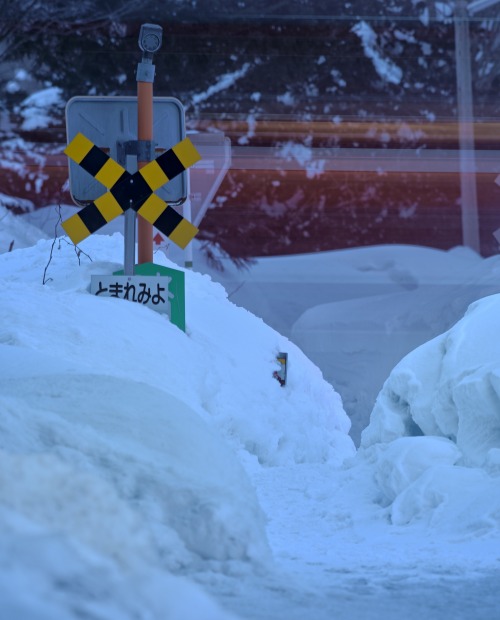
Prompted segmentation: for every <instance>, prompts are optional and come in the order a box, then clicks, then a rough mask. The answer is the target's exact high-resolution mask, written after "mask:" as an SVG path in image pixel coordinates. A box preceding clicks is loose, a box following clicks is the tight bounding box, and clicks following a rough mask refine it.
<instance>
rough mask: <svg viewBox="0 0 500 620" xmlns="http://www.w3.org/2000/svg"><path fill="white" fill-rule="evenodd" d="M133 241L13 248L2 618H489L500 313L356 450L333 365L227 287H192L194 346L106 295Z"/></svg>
mask: <svg viewBox="0 0 500 620" xmlns="http://www.w3.org/2000/svg"><path fill="white" fill-rule="evenodd" d="M12 234H13V233H12V231H7V237H8V236H12ZM122 244H123V239H122V238H121V236H120V235H115V236H112V237H106V236H94V237H92V238H90V239H88V240H87V241H86V242H85V243H83V244H82V246H81V247H82V250H83V253H76V252H75V249H74V248H73V246H72V245H70V244H68V243H67V242H66V241H65V240H64V239H61V240H58V241H56V242H55V244H54V245H52V241H47V240H42V241H39V242H38V244H37V245H35V246H33V247H29V248H26V249H18V250H14V251H12V252H7V253H4V254H2V255H0V289H1V298H2V303H1V304H0V368H1V379H0V531H1V532H2V534H0V568H1V570H0V600H1V602H2V612H5V613H7V616H6V617H7V618H9V619H10V618H16V620H17V619H18V618H19V619H22V620H30V619H33V620H35V619H36V620H39V619H44V618H51V620H59V619H61V620H62V619H65V620H66V619H70V618H76V617H82V616H85V617H89V618H95V619H99V620H101V619H106V620H108V619H111V620H114V619H117V620H118V619H120V620H121V619H124V618H132V617H137V618H141V619H142V618H144V619H146V618H148V619H149V618H152V619H154V620H157V619H158V618H162V619H163V618H172V619H173V618H175V619H176V620H177V619H179V620H180V619H182V620H186V619H191V618H192V619H193V620H195V619H196V620H197V619H199V618H221V619H222V618H229V617H240V618H248V619H262V620H264V619H265V620H284V619H285V618H287V619H289V620H292V619H295V618H304V617H307V616H309V617H314V618H315V619H316V620H326V619H327V618H331V617H332V615H334V616H335V617H337V618H341V619H346V620H347V619H349V620H350V619H352V618H363V619H367V618H380V617H385V618H397V617H398V618H399V617H401V615H402V614H403V615H404V616H405V617H407V618H414V617H415V618H417V617H421V615H422V613H425V615H426V616H427V617H428V618H433V619H434V618H435V619H437V618H440V619H441V618H445V617H447V616H446V614H453V617H454V618H473V619H474V620H479V619H482V618H491V617H492V616H493V615H494V610H495V608H497V606H498V604H500V594H499V593H498V588H492V587H491V584H495V583H497V578H498V571H499V568H498V567H499V561H500V500H499V499H498V488H499V486H498V485H499V482H500V458H499V453H500V436H499V431H498V429H499V427H500V413H499V409H498V396H497V394H496V392H497V391H498V390H500V388H499V376H498V375H499V369H498V368H497V366H498V360H500V355H499V353H500V351H499V349H498V346H496V340H495V337H494V334H496V333H497V332H498V319H497V315H499V314H500V313H499V311H500V297H498V296H491V297H487V298H485V299H484V300H482V301H480V302H478V303H477V304H475V305H474V306H472V307H471V309H470V311H469V312H468V313H467V314H466V315H465V317H464V318H463V319H462V320H461V321H459V322H458V323H457V324H456V325H455V326H454V327H452V328H451V329H450V330H449V331H448V332H446V333H443V334H441V335H439V336H437V337H436V338H434V339H433V340H430V341H429V342H428V343H427V344H425V345H424V346H422V347H420V348H418V349H416V350H415V351H414V352H412V353H411V354H410V355H409V356H407V357H406V358H404V359H403V360H402V361H401V362H400V363H399V364H398V365H397V366H396V367H395V368H394V370H393V371H392V373H390V376H389V377H388V379H387V381H386V383H385V385H384V387H383V389H382V391H381V393H380V394H379V396H378V399H377V403H376V406H375V408H374V411H373V414H372V416H371V421H370V424H369V426H368V427H367V428H366V430H365V431H364V433H363V439H362V446H361V448H360V449H359V450H358V452H357V453H356V452H355V449H354V446H353V443H352V441H351V439H350V438H349V436H348V431H349V420H348V418H347V416H346V414H345V411H344V409H343V406H342V402H341V400H340V398H339V396H338V394H337V393H336V392H335V391H334V389H333V388H332V387H331V385H330V384H329V383H327V382H326V381H324V379H323V378H322V375H321V372H320V371H319V370H318V369H317V368H316V367H315V366H314V365H313V364H312V363H311V362H310V361H309V360H308V359H307V358H306V357H305V356H304V355H303V353H302V352H301V351H300V349H298V347H296V346H295V345H294V344H292V342H290V341H289V340H288V339H287V338H286V337H284V336H282V335H280V334H279V333H277V332H276V331H274V330H273V329H272V328H270V327H268V326H267V325H266V324H265V323H264V322H263V321H262V320H261V319H258V318H256V317H255V316H253V315H252V314H250V313H249V312H248V311H247V310H246V309H243V308H240V307H237V306H235V305H234V304H232V303H231V302H229V301H228V299H227V293H226V291H225V290H224V289H223V288H222V287H221V286H220V285H219V284H216V283H213V282H212V281H211V280H210V279H209V278H208V276H206V275H201V274H199V273H194V272H189V271H188V272H186V289H187V291H186V295H187V300H186V303H187V312H186V314H187V316H186V319H187V329H186V333H183V332H181V331H180V330H179V329H178V328H177V327H175V326H173V325H171V324H170V323H169V322H168V320H167V319H166V318H165V317H163V316H161V315H159V314H157V313H155V312H153V311H151V310H149V309H148V308H145V307H142V306H140V305H138V304H133V303H129V302H125V301H122V300H117V299H112V298H97V297H94V296H92V295H90V294H89V293H88V290H87V288H88V285H89V281H90V275H91V274H92V273H96V274H98V273H101V274H102V273H111V272H112V271H115V270H116V269H119V268H120V267H121V260H122V253H123V245H122ZM51 250H52V260H51V261H50V264H48V263H49V257H50V254H51ZM384 251H385V252H386V253H388V256H389V255H390V248H385V250H384ZM408 251H409V253H410V254H412V253H413V252H414V251H415V249H414V248H409V249H408ZM381 252H382V250H380V253H379V256H381ZM397 252H398V253H399V255H401V254H402V252H403V249H402V248H398V250H397ZM450 256H451V257H452V258H453V254H450ZM455 256H456V257H457V260H459V261H460V260H462V259H463V253H461V252H459V251H457V252H456V253H455ZM299 258H300V257H294V259H293V261H294V263H295V264H297V262H296V261H297V260H299ZM91 259H92V260H91ZM156 259H157V262H158V263H163V264H169V263H168V261H167V260H166V259H165V258H163V257H162V256H161V255H157V256H156ZM353 259H355V257H354V256H353V255H352V254H351V255H350V256H349V257H348V262H349V263H350V264H352V260H353ZM282 260H283V261H285V260H286V259H282ZM360 260H361V262H362V263H364V259H363V258H361V259H360ZM388 260H393V259H390V258H388ZM408 261H409V263H410V262H411V260H410V259H408ZM475 262H476V263H477V267H479V266H481V268H483V269H485V267H486V266H487V265H488V264H491V263H488V261H484V262H483V261H481V259H477V260H476V261H475ZM47 265H48V267H47ZM449 266H450V273H456V264H454V261H453V260H452V259H451V260H449ZM46 268H47V269H46ZM485 273H486V272H485ZM44 274H45V279H46V284H45V285H43V284H42V280H43V278H44ZM365 275H366V273H365ZM450 277H451V276H450ZM285 290H286V288H283V289H282V291H285ZM412 290H413V289H409V290H408V291H407V293H408V294H409V295H411V294H412ZM295 294H296V289H295V288H294V287H293V286H292V287H290V288H289V291H288V297H287V298H284V297H282V299H283V301H284V302H285V303H286V301H287V299H290V300H292V299H294V296H295ZM387 297H388V299H389V300H390V302H391V304H392V305H391V306H390V308H391V311H393V312H394V310H395V308H394V305H393V303H394V299H395V298H394V297H393V296H391V295H388V296H387ZM400 301H401V304H402V306H401V307H407V306H404V304H405V303H407V300H404V299H403V296H402V295H401V296H400ZM434 301H436V305H435V306H434V308H435V309H436V311H437V310H439V309H440V308H442V307H443V306H442V304H441V300H439V299H437V300H436V298H435V297H432V296H429V297H428V299H427V305H426V306H425V307H426V311H427V313H428V314H427V316H429V317H431V315H432V303H433V302H434ZM378 303H380V304H381V303H382V301H379V302H378ZM365 307H366V298H361V299H360V300H359V304H358V306H357V307H356V305H355V304H354V302H352V303H351V307H350V313H349V315H350V318H351V321H352V324H353V325H356V322H357V321H359V320H361V319H362V317H363V316H364V313H365ZM318 316H319V317H320V318H321V320H323V319H324V317H325V314H324V313H320V315H318ZM353 331H354V330H353ZM492 334H493V336H492ZM279 351H287V352H288V354H289V360H290V365H289V375H288V378H289V381H288V384H287V386H286V387H284V388H282V387H281V386H280V385H279V384H278V382H277V381H276V380H275V379H274V378H273V376H272V375H273V372H274V370H275V369H276V368H277V365H276V355H277V353H278V352H279ZM356 379H357V381H358V382H359V381H360V380H361V379H362V377H361V378H360V377H357V378H356ZM367 380H368V381H369V380H370V377H367ZM478 584H479V585H478ZM447 592H448V594H446V593H447ZM417 601H418V603H417ZM408 604H411V605H414V607H411V608H409V609H408V608H406V607H404V606H405V605H408ZM221 605H222V607H221ZM226 610H230V611H226ZM492 610H493V611H492ZM231 614H234V616H231ZM450 617H451V616H450Z"/></svg>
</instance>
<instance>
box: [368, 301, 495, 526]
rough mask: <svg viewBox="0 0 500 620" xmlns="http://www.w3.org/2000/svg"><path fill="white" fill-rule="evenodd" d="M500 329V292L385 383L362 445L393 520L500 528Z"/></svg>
mask: <svg viewBox="0 0 500 620" xmlns="http://www.w3.org/2000/svg"><path fill="white" fill-rule="evenodd" d="M499 328H500V295H492V296H489V297H486V298H484V299H481V300H479V301H477V302H475V303H473V304H472V305H471V306H470V308H469V310H468V311H467V312H466V314H465V316H464V317H463V319H462V320H460V321H459V322H458V323H457V324H456V325H454V326H453V327H452V328H451V329H450V330H448V331H447V332H445V333H444V334H442V335H440V336H437V337H436V338H434V339H433V340H431V341H429V342H427V343H425V344H424V345H422V346H420V347H419V348H417V349H416V350H415V351H413V352H412V353H410V354H409V355H407V356H406V357H405V358H404V359H403V360H402V361H401V362H400V363H399V364H398V365H397V366H396V367H395V368H394V370H393V371H392V373H391V374H390V376H389V378H388V379H387V381H386V382H385V384H384V387H383V389H382V391H381V392H380V394H379V396H378V398H377V401H376V404H375V407H374V409H373V412H372V415H371V418H370V424H369V426H368V427H367V428H366V429H365V431H364V432H363V434H362V441H361V445H362V448H363V450H364V452H365V455H366V454H368V455H370V458H371V459H374V475H375V479H376V481H377V483H378V486H379V488H380V490H381V491H382V493H383V500H382V501H383V502H386V503H387V504H391V506H392V507H391V516H392V520H393V522H394V523H397V524H405V523H409V522H411V521H412V520H422V519H423V520H430V521H431V522H432V523H433V524H436V525H438V524H441V525H442V526H443V527H445V526H446V527H448V528H450V529H453V525H455V524H456V525H457V527H458V529H459V530H460V531H469V532H472V531H479V532H481V531H483V530H484V529H486V530H489V529H495V530H500V497H498V493H497V490H498V475H499V474H500V467H499V462H500V461H499V454H500V409H499V402H500V347H499V344H498V341H497V338H496V337H495V334H497V333H498V330H499ZM374 455H375V456H374Z"/></svg>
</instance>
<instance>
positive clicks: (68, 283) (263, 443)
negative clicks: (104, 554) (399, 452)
mask: <svg viewBox="0 0 500 620" xmlns="http://www.w3.org/2000/svg"><path fill="white" fill-rule="evenodd" d="M81 248H82V249H83V250H84V252H85V253H86V254H81V255H80V256H78V257H77V256H76V255H75V251H74V248H73V246H72V245H71V246H70V245H68V244H67V242H65V241H64V240H61V241H59V242H58V243H57V244H56V247H55V248H54V251H53V256H52V261H51V262H50V265H49V267H48V269H47V270H46V280H47V286H45V287H43V286H41V284H40V283H41V281H42V278H43V274H44V271H45V268H46V267H47V263H48V260H49V255H50V249H51V242H49V241H40V242H39V243H38V244H37V245H36V246H34V247H33V248H29V249H26V250H23V251H22V252H20V253H17V254H15V253H10V254H4V255H3V256H1V257H0V278H3V280H4V283H5V280H8V281H9V283H8V285H6V286H5V288H6V290H5V293H4V295H3V306H2V311H1V312H2V313H3V316H5V317H8V320H5V321H4V322H3V328H2V329H3V331H4V334H3V336H2V337H1V338H0V342H14V343H20V344H22V345H23V346H28V347H29V348H30V349H32V350H37V351H44V350H46V348H47V347H48V348H49V349H50V350H51V352H52V354H53V355H56V356H59V357H60V358H61V359H66V358H68V355H69V349H70V348H71V347H74V352H73V353H72V354H71V355H72V356H77V357H78V360H79V362H80V363H81V364H83V365H85V366H86V367H87V368H89V369H92V372H95V373H96V374H97V373H101V374H109V375H112V376H119V377H122V378H132V379H136V380H140V381H143V382H145V383H147V384H148V385H151V386H153V387H157V388H159V389H162V390H167V391H168V392H169V393H170V394H172V395H173V396H176V397H177V398H179V399H180V400H182V401H183V402H185V403H186V404H188V405H189V406H190V407H192V408H193V409H194V410H195V411H197V412H198V413H199V415H201V416H202V417H204V419H205V420H206V421H208V422H210V424H215V425H216V426H217V428H218V429H219V430H220V431H221V432H222V433H223V435H224V436H225V437H226V439H227V440H228V441H230V442H231V443H232V444H233V445H234V446H235V448H236V449H241V450H244V451H245V452H246V453H249V454H250V455H251V456H252V457H254V458H257V459H258V460H259V461H260V462H261V463H262V464H265V465H277V464H280V465H284V464H286V463H300V462H323V461H331V462H335V463H340V462H342V461H343V460H344V458H346V457H347V456H350V455H352V454H353V453H354V446H353V444H352V441H351V439H350V438H349V437H348V432H349V427H350V422H349V419H348V417H347V415H346V413H345V412H344V410H343V407H342V403H341V400H340V397H339V395H338V394H337V393H336V392H335V391H334V390H333V388H332V387H331V385H329V384H328V383H327V382H326V381H324V379H323V377H322V375H321V372H320V371H319V369H318V368H317V367H316V366H315V365H314V364H313V363H312V362H310V361H309V360H308V359H307V358H306V357H305V356H304V354H303V353H302V352H301V351H300V349H299V348H298V347H296V346H295V345H293V344H292V343H291V342H290V341H289V340H288V339H287V338H285V337H283V336H281V335H279V334H278V333H277V332H275V331H274V330H273V329H271V328H270V327H268V326H267V325H266V324H265V323H263V321H262V320H260V319H258V318H256V317H255V316H254V315H252V314H251V313H250V312H248V311H246V310H244V309H242V308H238V307H237V306H235V305H234V304H232V303H230V302H228V300H227V294H226V291H225V290H224V289H223V287H222V286H220V285H218V284H215V283H213V282H212V281H211V280H210V278H209V277H208V276H203V275H200V274H198V273H194V272H189V271H188V272H187V273H186V325H187V333H186V334H184V333H182V332H181V331H180V330H178V329H177V328H176V327H175V326H173V325H171V324H170V323H166V322H165V319H164V318H163V317H161V316H160V315H158V314H157V313H154V312H151V311H149V310H147V309H146V308H143V307H140V306H139V305H137V304H130V303H128V304H124V303H123V301H122V300H118V299H112V298H106V299H103V298H99V299H97V298H95V297H93V296H90V295H88V294H86V291H87V287H88V284H89V282H90V276H91V274H102V273H112V272H113V271H116V270H117V269H119V268H121V261H122V255H123V238H122V236H121V235H119V234H117V235H114V236H113V237H111V238H108V237H102V236H100V237H96V238H93V237H92V238H89V239H88V240H86V242H85V243H83V244H81ZM14 254H15V255H14ZM89 257H91V258H92V259H93V260H90V258H89ZM156 257H157V261H158V262H159V263H160V264H166V265H170V266H171V267H174V268H177V266H176V265H173V264H172V263H170V262H169V261H168V260H167V259H165V258H164V256H163V255H162V254H157V255H156ZM21 299H22V300H23V302H22V303H20V300H21ZM33 308H43V312H40V311H38V312H35V313H34V312H33ZM48 317H53V318H51V319H50V320H48ZM96 351H98V352H99V354H98V355H96ZM280 351H286V352H288V355H289V362H290V363H289V373H288V384H287V387H286V388H284V389H283V388H282V387H280V385H279V383H278V382H277V381H276V380H275V379H274V378H273V376H272V375H273V372H274V371H275V370H276V369H277V368H278V365H277V362H276V356H277V354H278V353H279V352H280Z"/></svg>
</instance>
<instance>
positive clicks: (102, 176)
mask: <svg viewBox="0 0 500 620" xmlns="http://www.w3.org/2000/svg"><path fill="white" fill-rule="evenodd" d="M64 152H65V153H66V155H67V156H68V157H69V158H70V159H72V160H73V161H74V162H76V163H77V164H79V165H80V166H81V167H82V168H83V169H84V170H85V171H86V172H88V173H89V174H91V175H92V176H93V177H94V178H95V179H97V181H99V182H100V183H102V184H103V185H104V187H106V188H107V189H108V190H109V191H108V192H105V193H104V194H102V196H100V197H99V198H97V200H95V201H94V202H92V203H91V204H89V205H87V206H86V207H84V208H83V209H81V210H80V211H79V212H78V213H75V215H72V216H71V217H70V218H68V219H67V220H66V221H65V222H64V223H63V224H62V227H63V228H64V230H65V231H66V233H67V234H68V236H69V238H70V239H71V241H73V243H74V244H75V245H76V244H78V243H80V241H83V239H85V238H86V237H88V236H89V235H91V234H92V233H94V232H96V231H97V230H99V229H100V228H101V227H102V226H104V225H105V224H107V223H108V222H111V220H114V219H115V218H116V217H118V216H119V215H121V214H122V213H124V211H126V210H127V209H129V208H131V209H133V210H134V211H136V212H137V213H138V214H139V215H140V216H141V217H143V218H144V219H145V220H147V221H148V222H149V223H150V224H153V226H155V227H156V228H157V229H158V230H159V231H160V232H162V233H163V234H164V235H166V236H167V237H168V238H169V239H171V240H172V241H173V242H174V243H175V244H177V245H178V246H179V247H181V248H182V249H184V248H185V247H186V246H187V245H188V243H189V242H190V241H191V240H192V239H193V237H194V236H195V235H196V233H197V232H198V228H196V226H193V224H191V222H189V221H188V220H186V219H185V218H183V217H182V216H181V215H179V213H177V211H176V210H175V209H173V208H172V207H170V206H169V205H167V203H166V202H165V201H164V200H162V199H161V198H160V197H159V196H157V195H156V194H155V193H154V191H155V190H157V189H159V188H160V187H162V185H164V184H165V183H168V182H169V181H171V180H172V179H173V178H175V177H176V176H177V175H179V174H181V173H182V172H184V171H185V170H186V169H187V168H189V167H190V166H192V165H193V164H195V163H196V162H197V161H199V160H200V159H201V157H200V154H199V153H198V151H197V150H196V149H195V147H194V146H193V144H192V142H191V140H189V138H185V139H184V140H182V141H181V142H179V143H178V144H177V145H176V146H174V147H173V148H171V149H169V150H168V151H165V152H164V153H162V154H161V155H159V156H158V157H157V158H156V159H154V160H153V161H151V162H149V163H148V164H146V165H145V166H144V167H143V168H141V169H140V170H138V171H137V172H135V173H134V174H131V173H130V172H127V170H125V168H123V167H122V166H120V164H118V163H117V162H116V161H115V160H114V159H112V158H111V157H109V155H107V154H106V153H105V152H104V151H103V150H101V149H100V148H98V147H97V146H96V145H95V144H94V143H93V142H91V141H90V140H89V139H88V138H86V137H85V136H84V135H83V134H81V133H78V134H77V135H76V136H75V137H74V138H73V140H71V142H70V143H69V144H68V146H67V147H66V149H65V150H64Z"/></svg>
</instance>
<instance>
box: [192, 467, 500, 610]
mask: <svg viewBox="0 0 500 620" xmlns="http://www.w3.org/2000/svg"><path fill="white" fill-rule="evenodd" d="M253 481H254V483H255V485H256V487H257V489H258V496H259V500H260V502H261V505H262V506H263V508H264V510H265V512H266V514H267V516H268V519H269V524H268V536H269V541H270V544H271V548H272V551H273V555H274V557H275V560H276V564H275V572H274V573H272V575H269V574H268V573H266V572H264V573H263V574H261V575H255V574H246V573H245V572H239V571H238V570H237V569H236V570H235V575H234V576H232V577H228V576H227V575H224V576H219V577H218V578H214V573H210V574H209V575H207V574H205V575H199V576H198V578H199V581H200V583H202V584H203V586H204V588H206V589H207V590H208V591H209V592H210V593H211V594H212V595H213V596H214V598H216V599H217V600H218V601H219V602H220V603H221V604H222V606H223V607H224V608H226V609H228V610H231V611H232V612H233V613H235V614H236V615H237V616H238V617H240V618H244V619H248V620H304V619H309V618H311V619H314V620H332V619H335V620H372V619H373V620H379V619H383V620H396V619H400V618H404V619H405V620H413V619H415V620H422V618H425V620H448V619H450V620H451V619H453V620H492V619H493V618H497V617H498V613H499V612H498V610H499V609H500V588H499V587H498V586H499V583H500V566H498V568H497V569H496V570H495V569H494V567H492V565H491V563H490V562H489V561H488V558H491V549H490V548H489V546H490V545H489V544H488V542H486V543H484V542H482V541H481V540H480V538H476V537H475V536H474V535H472V536H471V537H470V539H469V540H457V541H456V542H455V543H450V544H448V545H444V546H443V543H442V541H441V540H439V537H437V538H436V539H433V537H432V535H429V534H426V533H425V532H424V531H423V530H422V532H421V533H420V535H416V536H409V535H408V532H407V531H405V528H394V526H390V525H388V523H387V522H385V523H384V522H382V521H379V522H378V523H377V522H375V523H374V522H373V521H372V518H373V515H369V514H367V513H365V514H364V515H363V514H356V511H355V509H354V507H355V506H356V502H360V501H361V502H363V496H365V499H366V498H367V497H366V496H367V495H369V493H370V488H369V487H370V485H360V484H359V482H360V480H359V477H358V476H357V475H356V476H353V475H352V474H351V473H350V472H348V471H333V470H332V468H331V467H329V466H328V465H302V466H297V467H295V468H288V467H286V468H278V469H277V468H273V469H265V470H264V469H263V470H261V471H260V472H258V473H256V474H255V475H254V476H253ZM353 485H354V486H353ZM358 505H359V504H358ZM497 547H498V545H497ZM498 552H499V549H498V548H496V555H497V556H498ZM481 557H484V558H485V560H486V562H485V563H484V564H483V562H482V561H481ZM497 564H499V565H500V562H498V561H497Z"/></svg>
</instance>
